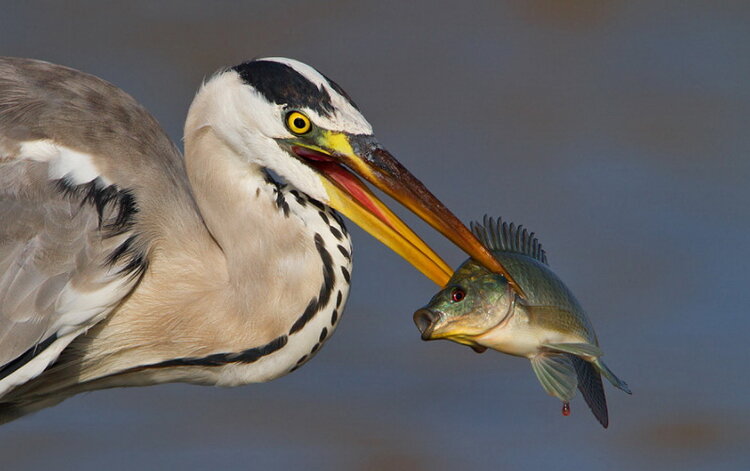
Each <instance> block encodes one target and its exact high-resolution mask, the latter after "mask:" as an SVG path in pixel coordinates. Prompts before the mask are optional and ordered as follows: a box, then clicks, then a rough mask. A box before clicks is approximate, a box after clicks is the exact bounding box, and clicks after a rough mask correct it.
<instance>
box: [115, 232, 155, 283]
mask: <svg viewBox="0 0 750 471" xmlns="http://www.w3.org/2000/svg"><path fill="white" fill-rule="evenodd" d="M136 240H137V235H135V234H133V235H131V236H130V237H128V238H127V239H125V241H124V242H123V243H122V244H120V245H119V246H118V247H117V248H116V249H115V251H114V252H112V253H111V254H109V256H108V257H107V265H109V266H111V267H112V266H115V265H117V264H118V263H121V262H122V261H123V260H127V263H125V265H124V266H123V267H122V268H121V269H120V271H118V273H119V274H122V275H125V274H127V275H129V276H140V275H141V274H142V273H143V272H145V271H146V269H147V268H148V260H147V259H146V257H145V255H144V254H143V253H142V252H141V251H139V250H138V249H136V248H135V247H134V244H135V242H136Z"/></svg>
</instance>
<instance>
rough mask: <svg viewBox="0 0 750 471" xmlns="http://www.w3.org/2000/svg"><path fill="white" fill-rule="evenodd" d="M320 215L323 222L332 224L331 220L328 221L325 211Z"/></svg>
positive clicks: (320, 212) (319, 212)
mask: <svg viewBox="0 0 750 471" xmlns="http://www.w3.org/2000/svg"><path fill="white" fill-rule="evenodd" d="M318 214H319V215H320V218H321V219H322V220H323V222H325V223H326V224H330V220H329V219H328V216H327V215H326V213H325V211H318Z"/></svg>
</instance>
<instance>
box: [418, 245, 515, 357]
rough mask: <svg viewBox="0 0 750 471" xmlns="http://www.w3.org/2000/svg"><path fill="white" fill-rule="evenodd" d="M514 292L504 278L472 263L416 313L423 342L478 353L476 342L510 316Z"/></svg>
mask: <svg viewBox="0 0 750 471" xmlns="http://www.w3.org/2000/svg"><path fill="white" fill-rule="evenodd" d="M512 299H513V292H512V289H511V286H510V285H509V284H508V281H507V279H506V278H505V277H503V276H502V275H499V274H496V273H492V272H490V271H489V270H487V269H486V268H484V267H482V266H481V265H479V264H478V263H476V262H475V261H474V260H472V259H469V260H467V261H466V262H464V264H463V265H461V266H460V267H459V269H458V270H456V272H455V273H454V274H453V276H452V277H451V279H450V280H449V281H448V284H447V285H446V286H445V287H444V288H443V289H442V290H440V291H439V292H438V293H437V294H435V296H433V297H432V299H431V300H430V302H429V303H427V305H425V306H424V307H422V308H420V309H418V310H417V311H416V312H415V313H414V323H415V324H416V326H417V328H418V329H419V331H420V333H421V334H422V340H437V339H448V340H452V341H454V342H457V343H460V344H463V345H468V346H470V347H472V348H474V349H475V350H477V351H479V350H480V349H483V347H482V346H481V345H480V344H478V343H477V342H476V341H475V340H474V339H475V338H476V337H478V336H480V335H482V334H483V333H485V332H487V331H488V330H490V329H492V328H494V327H496V326H497V325H498V324H499V323H501V322H502V321H503V319H505V317H506V316H507V315H508V313H509V311H510V308H511V303H512Z"/></svg>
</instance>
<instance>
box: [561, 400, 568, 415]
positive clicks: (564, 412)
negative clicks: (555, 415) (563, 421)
mask: <svg viewBox="0 0 750 471" xmlns="http://www.w3.org/2000/svg"><path fill="white" fill-rule="evenodd" d="M562 413H563V415H564V416H565V417H567V416H569V415H570V403H569V402H563V409H562Z"/></svg>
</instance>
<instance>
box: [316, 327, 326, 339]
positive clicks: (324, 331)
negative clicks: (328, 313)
mask: <svg viewBox="0 0 750 471" xmlns="http://www.w3.org/2000/svg"><path fill="white" fill-rule="evenodd" d="M326 336H328V329H326V328H325V327H323V330H321V331H320V337H318V342H322V341H323V340H325V339H326Z"/></svg>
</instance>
